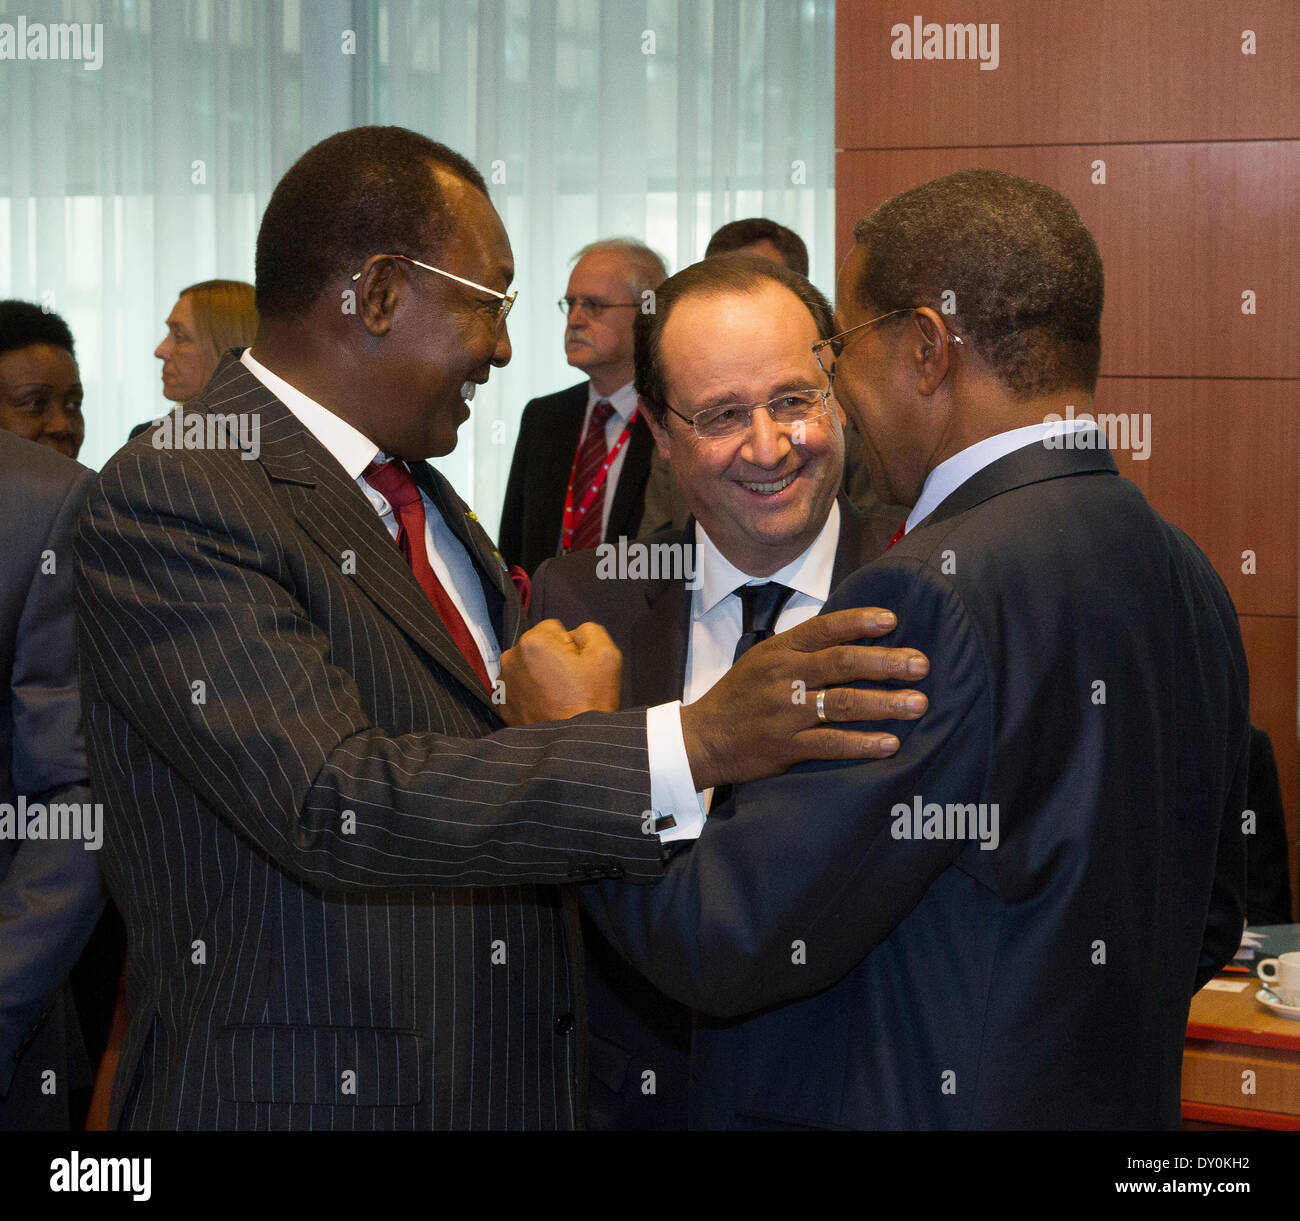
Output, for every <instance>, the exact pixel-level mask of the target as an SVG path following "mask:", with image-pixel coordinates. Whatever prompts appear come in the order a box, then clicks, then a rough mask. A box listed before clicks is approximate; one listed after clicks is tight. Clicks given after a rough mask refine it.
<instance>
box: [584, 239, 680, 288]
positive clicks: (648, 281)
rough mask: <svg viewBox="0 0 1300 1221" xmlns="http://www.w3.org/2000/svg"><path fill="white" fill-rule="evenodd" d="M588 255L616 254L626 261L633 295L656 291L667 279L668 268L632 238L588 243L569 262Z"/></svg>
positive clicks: (660, 259) (643, 245)
mask: <svg viewBox="0 0 1300 1221" xmlns="http://www.w3.org/2000/svg"><path fill="white" fill-rule="evenodd" d="M589 254H617V255H619V256H620V257H622V258H623V259H624V260H626V262H627V264H628V268H629V278H628V282H627V286H628V288H630V289H631V290H632V291H633V292H634V293H642V292H645V291H646V290H647V289H651V290H653V289H656V288H658V287H659V285H660V284H662V283H663V282H664V281H665V280H666V279H668V268H667V266H665V264H664V261H663V259H662V258H660V257H659V255H657V254H656V253H655V252H654V251H653V250H651V249H650V247H649V246H647V245H646V244H645V243H644V242H639V241H637V240H636V238H634V237H606V238H602V239H601V240H600V241H598V242H588V243H587V244H586V245H585V246H584V247H583V248H582V249H581V250H579V251H578V253H577V254H575V255H574V256H573V258H572V259H570V260H569V261H570V262H571V263H576V262H577V261H578V260H579V259H581V258H585V257H586V256H587V255H589Z"/></svg>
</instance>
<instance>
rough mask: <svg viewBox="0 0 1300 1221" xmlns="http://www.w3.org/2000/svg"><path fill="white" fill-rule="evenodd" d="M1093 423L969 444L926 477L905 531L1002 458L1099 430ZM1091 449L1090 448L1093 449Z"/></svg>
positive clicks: (1032, 429)
mask: <svg viewBox="0 0 1300 1221" xmlns="http://www.w3.org/2000/svg"><path fill="white" fill-rule="evenodd" d="M1096 426H1097V425H1096V424H1095V422H1094V421H1092V420H1085V419H1072V420H1056V421H1054V422H1052V423H1049V424H1029V425H1027V426H1026V427H1024V428H1012V429H1009V430H1008V431H1007V432H1000V433H997V434H996V435H995V436H992V437H985V438H984V440H983V441H976V442H975V444H974V445H968V446H967V447H966V448H965V449H963V450H961V451H960V452H959V453H955V454H953V456H952V457H951V458H945V459H944V460H943V461H942V462H940V463H939V465H938V466H936V467H935V468H934V470H932V471H931V472H930V473H929V474H928V475H927V476H926V477H925V483H924V484H923V485H922V487H921V495H920V496H919V497H918V498H917V501H916V504H915V505H913V506H912V511H911V512H910V513H909V514H908V515H907V522H906V524H905V527H904V532H906V531H910V530H911V529H912V527H913V526H915V525H917V524H918V523H920V522H923V521H924V520H925V519H926V518H927V517H929V516H930V514H931V513H933V512H934V511H935V509H937V508H938V507H939V506H940V505H941V504H942V503H943V502H944V501H945V500H947V499H948V497H949V496H951V495H952V494H953V493H954V492H955V491H956V490H957V489H958V488H959V487H961V485H962V484H963V483H965V482H966V481H967V480H968V479H970V478H971V476H973V475H976V474H978V473H979V472H980V471H982V470H983V469H984V468H985V467H986V466H992V465H993V463H995V462H996V461H997V460H998V459H999V458H1005V457H1006V456H1007V455H1008V454H1014V453H1015V452H1016V450H1018V449H1024V448H1025V446H1027V445H1033V444H1034V443H1035V442H1043V441H1045V440H1046V439H1047V438H1048V437H1052V436H1059V435H1063V434H1065V433H1067V432H1079V431H1080V430H1081V429H1084V428H1096ZM1090 448H1091V447H1090Z"/></svg>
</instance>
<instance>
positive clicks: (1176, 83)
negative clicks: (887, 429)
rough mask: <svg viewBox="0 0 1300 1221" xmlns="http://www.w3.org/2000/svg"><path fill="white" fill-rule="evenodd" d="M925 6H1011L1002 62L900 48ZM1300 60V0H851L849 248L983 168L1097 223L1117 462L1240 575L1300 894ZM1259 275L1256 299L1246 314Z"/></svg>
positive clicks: (986, 9) (1258, 716)
mask: <svg viewBox="0 0 1300 1221" xmlns="http://www.w3.org/2000/svg"><path fill="white" fill-rule="evenodd" d="M917 21H919V22H920V23H921V28H922V34H923V38H922V43H924V35H925V31H924V27H925V26H926V25H929V24H930V23H935V24H938V25H940V26H947V25H948V24H949V23H953V24H961V25H966V24H967V23H975V24H976V25H978V24H980V23H983V24H984V26H985V27H986V30H985V33H986V39H985V43H984V47H985V51H986V52H988V51H989V50H990V49H991V46H992V43H991V38H990V37H988V36H987V35H991V30H989V29H988V27H991V26H992V25H993V24H994V23H996V25H997V27H998V30H997V66H996V67H995V68H982V67H981V66H980V62H979V59H978V58H977V55H978V43H975V44H974V46H973V47H972V50H971V54H970V56H969V57H968V58H965V59H957V58H951V59H949V58H944V59H939V58H931V59H925V58H913V59H902V58H896V57H895V56H894V55H893V54H891V50H892V49H894V48H895V46H896V45H897V49H898V50H900V51H901V50H903V49H904V48H903V44H902V43H901V41H900V40H899V38H898V33H899V32H896V31H895V27H896V26H899V25H904V26H906V27H908V30H909V34H910V33H911V31H913V30H914V29H915V28H916V27H915V23H916V22H917ZM1247 31H1251V32H1252V33H1253V38H1252V36H1251V34H1248V33H1247ZM976 34H978V31H976ZM959 47H960V40H955V41H954V42H953V45H952V50H954V51H956V50H958V49H959ZM1252 47H1253V53H1245V52H1247V51H1251V50H1252ZM922 49H923V48H912V50H913V51H914V52H915V53H916V54H918V55H919V54H920V52H921V50H922ZM945 49H946V48H945ZM985 59H986V61H987V62H990V63H991V62H992V57H991V56H990V55H988V54H986V55H985ZM1298 65H1300V3H1298V2H1297V0H1241V2H1239V3H1232V4H1225V3H1223V2H1222V0H1141V2H1140V3H1133V0H1052V2H1051V3H1044V2H1043V0H925V2H924V3H922V2H921V0H908V2H900V0H839V4H838V5H837V7H836V90H835V95H836V112H835V125H836V144H837V146H838V148H839V150H840V151H839V152H838V153H837V156H836V199H837V205H836V211H837V220H838V224H837V232H838V234H839V243H840V249H839V252H838V253H839V256H840V257H841V258H843V257H844V256H845V255H846V254H847V253H848V250H849V248H850V247H851V245H852V241H853V237H852V233H853V225H854V222H855V221H856V220H857V219H858V218H859V217H860V216H862V215H864V214H865V213H866V212H869V211H870V210H871V209H872V208H874V207H875V206H876V205H877V204H879V203H882V202H883V201H884V200H886V199H888V198H889V197H890V196H892V195H895V194H897V193H898V192H899V191H902V190H905V189H907V188H908V187H911V186H915V185H917V184H918V183H921V182H925V181H927V180H928V179H930V178H935V177H938V176H939V175H942V174H947V173H950V172H952V171H953V170H958V169H964V168H967V167H971V166H984V167H988V168H992V169H1002V170H1008V171H1010V172H1012V173H1016V174H1023V175H1025V176H1026V177H1028V178H1034V179H1037V180H1039V181H1041V182H1045V183H1048V184H1049V185H1051V186H1053V187H1055V188H1056V189H1057V190H1059V191H1061V192H1062V193H1064V194H1065V195H1066V196H1068V197H1069V198H1070V199H1071V200H1072V201H1073V203H1074V204H1075V206H1076V207H1077V208H1078V209H1079V213H1080V215H1081V216H1082V217H1083V219H1084V222H1085V223H1086V224H1087V225H1088V227H1089V228H1090V229H1091V230H1092V232H1093V234H1094V236H1095V237H1096V239H1097V244H1098V246H1099V248H1100V250H1101V255H1102V259H1103V260H1104V262H1105V268H1106V309H1105V314H1104V318H1103V323H1102V341H1103V342H1102V380H1101V383H1100V384H1099V386H1098V388H1097V407H1098V410H1100V411H1107V412H1115V413H1133V412H1137V413H1139V414H1145V415H1149V417H1150V453H1149V456H1148V457H1147V458H1146V459H1145V460H1140V459H1139V458H1138V457H1137V456H1136V454H1135V452H1133V451H1128V452H1125V451H1120V452H1118V453H1117V454H1116V459H1117V461H1118V464H1119V467H1120V471H1121V473H1122V474H1124V475H1126V476H1127V477H1128V478H1130V479H1132V480H1133V481H1134V482H1135V483H1137V484H1138V486H1139V487H1141V489H1142V490H1143V492H1144V493H1145V494H1146V495H1147V497H1148V499H1149V500H1150V501H1151V503H1152V504H1153V505H1154V506H1155V507H1156V508H1157V509H1158V510H1159V512H1161V513H1162V514H1163V515H1164V516H1165V517H1167V518H1168V519H1169V520H1170V521H1172V522H1175V523H1176V524H1177V525H1179V526H1180V527H1182V529H1184V530H1186V531H1187V533H1188V534H1189V535H1191V537H1192V538H1193V539H1195V540H1196V542H1197V543H1198V544H1199V545H1200V546H1201V547H1202V549H1203V550H1204V551H1205V552H1206V554H1207V555H1208V556H1209V557H1210V559H1211V560H1212V561H1213V563H1214V565H1215V567H1216V568H1217V569H1218V571H1219V573H1220V575H1221V576H1222V577H1223V579H1224V581H1225V583H1226V584H1227V586H1228V589H1229V592H1230V593H1231V594H1232V598H1233V601H1234V603H1235V604H1236V607H1237V611H1238V614H1239V616H1240V618H1241V627H1242V636H1243V638H1244V640H1245V645H1246V652H1247V656H1248V658H1249V661H1250V679H1251V716H1252V719H1253V720H1254V722H1255V723H1256V724H1257V725H1259V726H1260V727H1261V728H1263V729H1265V730H1266V731H1267V732H1268V734H1269V736H1270V737H1271V739H1272V741H1273V748H1274V752H1275V753H1276V755H1277V760H1278V770H1279V773H1280V775H1281V780H1282V789H1283V800H1284V802H1285V804H1286V812H1287V828H1288V839H1289V841H1290V850H1291V859H1290V868H1291V875H1292V894H1293V897H1300V887H1297V885H1296V865H1297V846H1296V840H1297V825H1296V810H1297V783H1298V779H1297V770H1298V769H1297V754H1298V751H1297V715H1296V707H1297V682H1298V680H1300V675H1298V673H1297V638H1298V633H1300V622H1298V621H1297V613H1298V607H1297V600H1298V596H1300V564H1298V557H1300V311H1297V308H1296V302H1297V300H1300V257H1297V254H1296V240H1297V236H1300V232H1298V230H1300V226H1297V216H1298V211H1297V201H1300V89H1298V88H1297V85H1296V80H1297V71H1298V67H1297V66H1298ZM953 240H954V241H960V240H961V235H960V234H954V235H953ZM1246 293H1252V294H1254V296H1253V311H1254V312H1243V303H1244V302H1245V301H1246V300H1248V299H1247V298H1245V297H1244V296H1243V294H1246ZM1247 553H1249V556H1253V564H1252V563H1251V561H1250V558H1249V556H1248V555H1247ZM1252 568H1253V571H1252V570H1251V569H1252Z"/></svg>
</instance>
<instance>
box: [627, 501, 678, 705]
mask: <svg viewBox="0 0 1300 1221" xmlns="http://www.w3.org/2000/svg"><path fill="white" fill-rule="evenodd" d="M660 538H666V541H668V542H670V543H680V544H683V545H686V546H690V547H691V548H692V549H693V548H694V543H695V519H694V518H691V520H690V521H688V522H687V523H686V529H685V530H683V531H682V533H681V534H678V535H672V536H658V537H657V538H656V539H655V541H656V542H658V541H660ZM645 599H646V610H645V614H644V615H643V616H642V617H641V618H640V620H638V622H637V623H636V625H635V626H634V628H633V632H632V635H633V639H634V640H636V641H637V647H636V648H635V649H633V650H632V652H631V654H630V655H629V657H628V659H627V669H626V671H625V673H624V675H623V691H624V694H625V696H626V699H625V700H624V703H627V704H632V705H642V704H645V705H650V706H653V705H655V704H664V703H668V702H669V701H671V700H679V699H681V698H682V691H683V690H684V688H685V685H686V650H687V644H688V642H689V640H690V631H691V590H690V588H689V587H688V585H687V583H686V582H685V581H656V582H653V583H652V584H650V585H648V586H647V588H646V591H645Z"/></svg>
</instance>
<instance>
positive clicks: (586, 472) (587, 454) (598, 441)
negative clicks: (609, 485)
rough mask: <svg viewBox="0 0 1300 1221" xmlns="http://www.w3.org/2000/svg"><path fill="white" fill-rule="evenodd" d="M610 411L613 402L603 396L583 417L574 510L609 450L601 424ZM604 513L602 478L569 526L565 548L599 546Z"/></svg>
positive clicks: (574, 489) (607, 418)
mask: <svg viewBox="0 0 1300 1221" xmlns="http://www.w3.org/2000/svg"><path fill="white" fill-rule="evenodd" d="M613 414H614V408H613V406H612V405H611V404H610V403H607V402H606V401H605V400H604V399H601V400H600V402H598V403H597V404H596V405H595V406H594V407H593V408H592V409H591V419H590V420H588V421H587V431H586V434H585V435H584V436H583V438H582V445H581V446H580V447H579V449H578V464H577V469H576V471H575V472H574V476H573V504H574V509H575V511H576V509H577V508H578V506H580V505H581V504H582V501H583V498H584V497H585V496H586V495H587V489H588V488H590V487H591V485H592V484H593V483H594V482H595V480H596V476H597V475H598V474H599V473H600V468H601V465H602V464H603V463H604V461H605V457H606V455H607V454H608V453H609V445H608V444H607V443H606V441H605V425H606V424H608V423H609V417H610V416H612V415H613ZM604 516H605V480H601V484H600V487H599V488H598V489H597V491H596V494H595V496H593V497H592V498H591V504H589V505H588V506H587V510H586V512H585V513H583V514H581V515H580V516H579V518H578V523H577V525H575V526H574V527H573V541H572V542H571V543H570V544H569V550H570V551H590V550H591V549H592V548H593V547H597V546H599V545H600V536H601V535H602V534H603V533H604V530H603V529H602V528H601V526H602V522H603V518H604Z"/></svg>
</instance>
